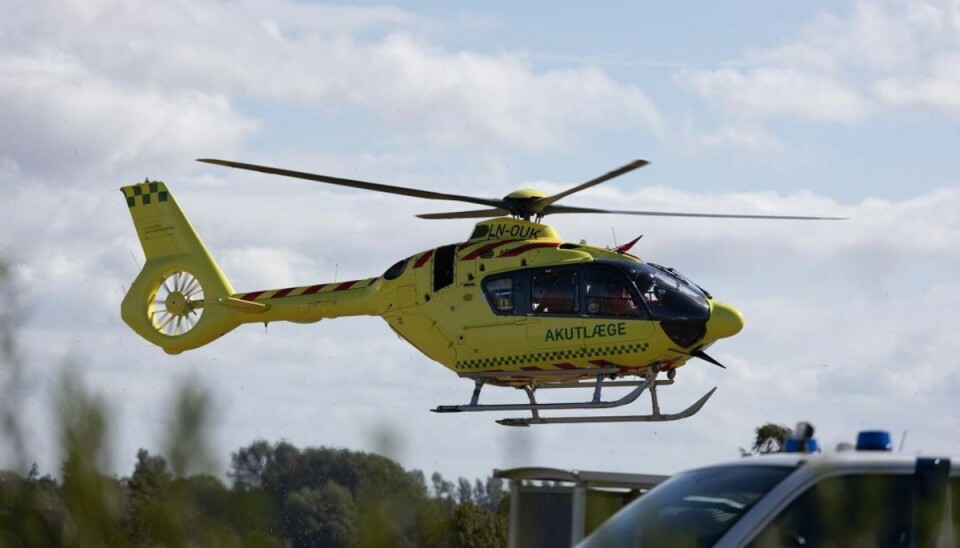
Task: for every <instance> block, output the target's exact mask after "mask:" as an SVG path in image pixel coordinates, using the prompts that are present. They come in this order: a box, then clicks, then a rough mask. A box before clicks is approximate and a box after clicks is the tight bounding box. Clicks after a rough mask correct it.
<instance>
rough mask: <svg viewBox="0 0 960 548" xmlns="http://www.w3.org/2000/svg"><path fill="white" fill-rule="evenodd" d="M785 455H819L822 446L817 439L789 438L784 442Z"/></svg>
mask: <svg viewBox="0 0 960 548" xmlns="http://www.w3.org/2000/svg"><path fill="white" fill-rule="evenodd" d="M783 452H784V453H819V452H820V445H819V444H818V443H817V440H816V438H810V439H807V440H798V439H796V438H787V439H785V440H783Z"/></svg>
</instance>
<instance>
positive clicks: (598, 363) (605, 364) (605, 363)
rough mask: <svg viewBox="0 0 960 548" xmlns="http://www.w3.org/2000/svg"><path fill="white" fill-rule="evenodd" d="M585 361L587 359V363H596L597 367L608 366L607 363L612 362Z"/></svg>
mask: <svg viewBox="0 0 960 548" xmlns="http://www.w3.org/2000/svg"><path fill="white" fill-rule="evenodd" d="M587 361H588V362H589V363H591V364H593V365H596V366H597V367H605V366H608V365H613V364H612V363H610V362H608V361H607V360H587Z"/></svg>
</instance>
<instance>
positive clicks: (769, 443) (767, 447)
mask: <svg viewBox="0 0 960 548" xmlns="http://www.w3.org/2000/svg"><path fill="white" fill-rule="evenodd" d="M790 432H791V430H790V429H789V428H787V427H786V426H783V425H781V424H774V423H772V422H768V423H766V424H764V425H762V426H758V427H757V429H756V437H755V438H754V440H753V452H754V453H756V454H759V455H764V454H767V453H777V452H779V451H780V450H781V449H782V448H783V442H784V440H786V439H787V436H789V435H790Z"/></svg>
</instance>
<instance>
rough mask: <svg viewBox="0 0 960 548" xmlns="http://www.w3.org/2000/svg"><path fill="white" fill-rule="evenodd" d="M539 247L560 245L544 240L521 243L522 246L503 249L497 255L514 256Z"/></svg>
mask: <svg viewBox="0 0 960 548" xmlns="http://www.w3.org/2000/svg"><path fill="white" fill-rule="evenodd" d="M541 247H560V244H558V243H546V242H540V243H533V244H526V245H522V246H520V247H515V248H513V249H508V250H507V251H504V252H503V253H501V254H500V255H499V257H516V256H517V255H522V254H524V253H526V252H527V251H530V250H533V249H538V248H541Z"/></svg>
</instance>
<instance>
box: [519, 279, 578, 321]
mask: <svg viewBox="0 0 960 548" xmlns="http://www.w3.org/2000/svg"><path fill="white" fill-rule="evenodd" d="M579 289H580V282H579V276H578V275H577V272H576V271H573V270H545V271H543V272H538V273H537V274H534V275H533V277H532V279H531V281H530V293H531V295H530V297H531V300H530V311H531V312H538V313H546V314H576V313H577V312H579V309H580V304H579V293H580V291H579Z"/></svg>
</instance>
